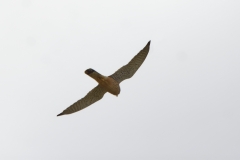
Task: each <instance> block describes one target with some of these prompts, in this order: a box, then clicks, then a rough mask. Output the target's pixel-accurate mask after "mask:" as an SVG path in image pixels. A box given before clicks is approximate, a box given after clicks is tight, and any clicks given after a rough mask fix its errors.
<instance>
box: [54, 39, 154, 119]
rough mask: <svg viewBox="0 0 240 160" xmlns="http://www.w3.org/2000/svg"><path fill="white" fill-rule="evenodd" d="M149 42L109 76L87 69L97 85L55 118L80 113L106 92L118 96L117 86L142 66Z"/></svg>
mask: <svg viewBox="0 0 240 160" xmlns="http://www.w3.org/2000/svg"><path fill="white" fill-rule="evenodd" d="M150 42H151V41H149V42H148V43H147V45H146V46H145V47H144V48H143V49H142V50H141V51H140V52H139V53H138V54H137V55H136V56H134V57H133V59H132V60H131V61H130V62H129V63H128V64H126V65H125V66H123V67H121V68H120V69H118V70H117V71H116V72H115V73H113V74H112V75H110V76H103V75H101V74H100V73H98V72H97V71H95V70H93V69H91V68H90V69H87V70H86V71H85V73H86V74H87V75H88V76H90V77H92V78H93V79H95V80H96V81H97V82H98V85H97V86H96V87H95V88H93V89H92V90H91V91H90V92H88V94H87V95H86V96H85V97H84V98H82V99H80V100H78V101H77V102H75V103H74V104H72V105H71V106H70V107H68V108H67V109H65V110H64V111H63V112H62V113H60V114H58V115H57V116H61V115H65V114H71V113H74V112H77V111H80V110H82V109H84V108H86V107H88V106H90V105H91V104H93V103H95V102H97V101H98V100H100V99H101V98H102V97H103V95H104V94H105V93H106V92H109V93H111V94H113V95H116V96H118V94H119V93H120V86H119V84H120V83H121V82H122V81H123V80H125V79H128V78H131V77H132V76H133V75H134V74H135V73H136V71H137V70H138V68H139V67H140V66H141V65H142V63H143V62H144V60H145V59H146V57H147V55H148V52H149V48H150Z"/></svg>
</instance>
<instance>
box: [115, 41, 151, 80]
mask: <svg viewBox="0 0 240 160" xmlns="http://www.w3.org/2000/svg"><path fill="white" fill-rule="evenodd" d="M150 42H151V41H149V42H148V43H147V45H146V46H145V47H144V48H143V49H142V50H141V51H140V52H139V53H138V54H137V55H136V56H134V57H133V59H132V60H131V61H130V62H129V63H128V64H126V65H125V66H123V67H121V68H120V69H118V70H117V71H116V72H115V73H114V74H112V75H111V76H110V77H112V78H113V79H115V80H116V81H117V82H118V83H121V82H122V81H123V80H125V79H128V78H131V77H132V76H133V75H134V74H135V73H136V71H137V70H138V68H139V67H140V66H141V65H142V63H143V62H144V60H145V59H146V57H147V55H148V52H149V47H150Z"/></svg>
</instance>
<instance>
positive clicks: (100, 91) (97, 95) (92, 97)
mask: <svg viewBox="0 0 240 160" xmlns="http://www.w3.org/2000/svg"><path fill="white" fill-rule="evenodd" d="M105 93H106V90H105V89H104V88H103V87H101V86H100V85H98V86H96V87H95V88H93V89H92V90H91V91H90V92H88V94H87V95H86V96H85V97H84V98H82V99H80V100H78V101H77V102H75V103H74V104H72V105H71V106H70V107H68V108H67V109H65V110H64V111H63V112H62V113H60V114H58V115H57V116H61V115H64V114H71V113H74V112H77V111H80V110H82V109H84V108H86V107H88V106H90V105H91V104H93V103H95V102H97V101H98V100H100V99H102V97H103V95H104V94H105Z"/></svg>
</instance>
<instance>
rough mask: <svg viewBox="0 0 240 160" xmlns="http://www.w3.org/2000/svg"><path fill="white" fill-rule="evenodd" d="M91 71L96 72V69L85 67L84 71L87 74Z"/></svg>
mask: <svg viewBox="0 0 240 160" xmlns="http://www.w3.org/2000/svg"><path fill="white" fill-rule="evenodd" d="M93 72H96V71H95V70H93V69H92V68H89V69H87V70H86V71H85V73H86V74H87V75H89V74H91V73H93Z"/></svg>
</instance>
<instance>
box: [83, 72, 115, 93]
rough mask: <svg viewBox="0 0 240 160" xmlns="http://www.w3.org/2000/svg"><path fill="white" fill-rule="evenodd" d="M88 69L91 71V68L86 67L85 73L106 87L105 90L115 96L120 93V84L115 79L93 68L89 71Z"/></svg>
mask: <svg viewBox="0 0 240 160" xmlns="http://www.w3.org/2000/svg"><path fill="white" fill-rule="evenodd" d="M89 70H91V71H92V70H93V69H88V70H86V71H85V73H86V74H87V75H89V76H90V77H92V78H93V79H95V80H96V81H97V82H98V84H99V85H100V86H102V87H103V88H105V89H106V91H107V92H109V93H111V94H113V95H115V96H117V95H118V94H119V93H120V86H119V83H118V82H117V81H116V80H114V79H113V78H111V77H108V76H103V75H101V74H100V73H98V72H96V71H94V70H93V72H90V71H89Z"/></svg>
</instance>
